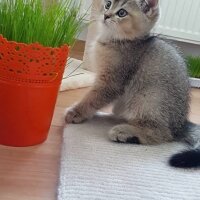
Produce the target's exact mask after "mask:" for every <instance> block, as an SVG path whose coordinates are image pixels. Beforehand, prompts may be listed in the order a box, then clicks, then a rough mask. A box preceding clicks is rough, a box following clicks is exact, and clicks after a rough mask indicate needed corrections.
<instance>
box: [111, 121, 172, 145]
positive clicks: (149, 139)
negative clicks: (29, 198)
mask: <svg viewBox="0 0 200 200" xmlns="http://www.w3.org/2000/svg"><path fill="white" fill-rule="evenodd" d="M109 138H110V140H112V141H115V142H122V143H133V144H145V145H147V144H149V145H153V144H161V143H164V142H170V141H173V136H172V135H171V131H170V130H169V129H168V128H164V127H163V128H158V127H150V126H145V125H144V126H142V124H141V122H140V123H133V125H130V124H120V125H117V126H114V127H113V128H112V129H111V130H110V131H109Z"/></svg>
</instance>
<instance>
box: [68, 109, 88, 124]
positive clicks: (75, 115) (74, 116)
mask: <svg viewBox="0 0 200 200" xmlns="http://www.w3.org/2000/svg"><path fill="white" fill-rule="evenodd" d="M85 120H86V118H85V117H84V116H83V115H82V114H81V112H80V111H79V110H78V109H77V108H76V107H72V108H69V109H68V110H67V113H66V116H65V121H66V123H68V124H70V123H73V124H79V123H81V122H83V121H85Z"/></svg>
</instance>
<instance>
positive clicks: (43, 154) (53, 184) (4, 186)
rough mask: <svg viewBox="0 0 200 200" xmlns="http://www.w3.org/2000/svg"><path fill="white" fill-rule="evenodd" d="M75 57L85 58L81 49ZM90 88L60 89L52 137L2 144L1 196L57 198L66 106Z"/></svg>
mask: <svg viewBox="0 0 200 200" xmlns="http://www.w3.org/2000/svg"><path fill="white" fill-rule="evenodd" d="M74 56H75V57H77V58H81V57H82V55H81V53H79V51H78V50H77V52H76V53H75V54H74ZM87 90H88V89H80V90H73V91H68V92H63V93H60V94H59V96H58V100H57V104H56V109H55V114H54V118H53V122H52V126H51V130H50V133H49V137H48V140H47V141H46V142H45V143H44V144H42V145H38V146H35V147H28V148H11V147H5V146H0V200H56V193H57V185H58V176H59V163H60V152H61V144H62V132H63V127H64V119H63V113H64V108H65V107H67V106H69V105H71V104H72V103H74V102H75V101H78V100H79V99H80V98H82V96H83V95H84V94H85V92H86V91H87ZM191 120H192V121H194V122H196V123H199V124H200V90H197V89H195V90H193V91H192V105H191Z"/></svg>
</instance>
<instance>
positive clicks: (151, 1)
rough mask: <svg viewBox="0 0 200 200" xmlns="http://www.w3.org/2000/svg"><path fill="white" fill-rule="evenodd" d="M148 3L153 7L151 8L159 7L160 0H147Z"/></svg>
mask: <svg viewBox="0 0 200 200" xmlns="http://www.w3.org/2000/svg"><path fill="white" fill-rule="evenodd" d="M145 1H146V3H147V5H148V6H149V7H150V8H151V9H156V8H157V7H158V2H159V0H145Z"/></svg>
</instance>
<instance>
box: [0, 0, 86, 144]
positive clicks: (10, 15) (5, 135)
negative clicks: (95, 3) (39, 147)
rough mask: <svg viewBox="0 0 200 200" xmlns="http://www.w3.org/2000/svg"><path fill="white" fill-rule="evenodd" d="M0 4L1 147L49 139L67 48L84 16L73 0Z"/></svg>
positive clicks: (16, 0) (21, 0)
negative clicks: (48, 2)
mask: <svg viewBox="0 0 200 200" xmlns="http://www.w3.org/2000/svg"><path fill="white" fill-rule="evenodd" d="M43 3H44V2H43V0H1V1H0V110H1V114H0V144H2V145H9V146H31V145H35V144H39V143H42V142H43V141H45V140H46V138H47V136H48V131H49V128H50V124H51V120H52V116H53V112H54V107H55V102H56V98H57V94H58V90H59V87H60V84H61V80H62V77H63V72H64V69H65V66H66V61H67V57H68V52H69V47H70V46H71V45H72V44H73V43H74V41H75V38H76V36H77V34H78V33H79V32H80V30H81V29H82V24H83V23H82V22H83V20H84V17H85V15H84V14H82V15H80V12H79V10H80V4H77V3H75V2H74V0H65V1H58V2H57V3H52V4H46V5H48V6H44V4H43Z"/></svg>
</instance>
